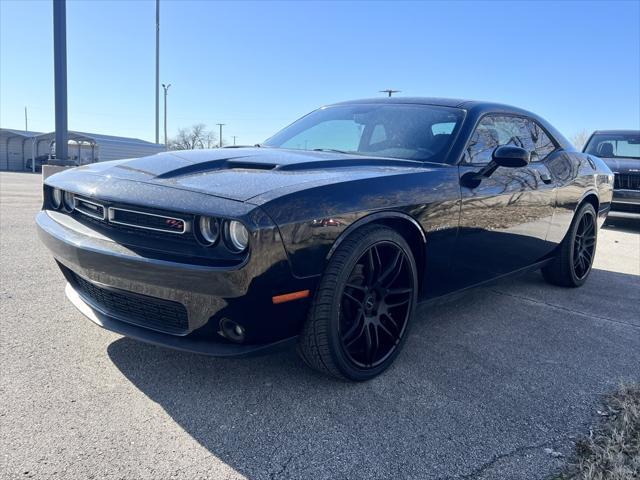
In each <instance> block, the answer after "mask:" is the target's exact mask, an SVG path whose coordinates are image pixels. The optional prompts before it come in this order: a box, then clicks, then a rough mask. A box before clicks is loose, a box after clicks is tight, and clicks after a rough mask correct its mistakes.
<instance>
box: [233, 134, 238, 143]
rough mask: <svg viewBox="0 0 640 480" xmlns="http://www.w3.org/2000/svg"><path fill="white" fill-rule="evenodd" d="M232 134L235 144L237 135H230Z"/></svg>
mask: <svg viewBox="0 0 640 480" xmlns="http://www.w3.org/2000/svg"><path fill="white" fill-rule="evenodd" d="M232 136H233V144H234V145H235V144H236V138H238V136H237V135H232Z"/></svg>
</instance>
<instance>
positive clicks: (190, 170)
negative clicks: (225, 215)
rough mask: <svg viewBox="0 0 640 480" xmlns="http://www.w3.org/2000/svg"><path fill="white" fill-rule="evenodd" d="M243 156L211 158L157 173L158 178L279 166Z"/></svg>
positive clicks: (265, 168)
mask: <svg viewBox="0 0 640 480" xmlns="http://www.w3.org/2000/svg"><path fill="white" fill-rule="evenodd" d="M241 158H242V157H236V158H234V159H231V160H229V159H220V160H211V161H208V162H200V163H194V164H192V165H187V166H184V167H180V168H176V169H174V170H170V171H168V172H165V173H161V174H160V175H157V176H156V178H158V179H167V178H176V177H184V176H189V175H197V174H200V173H209V172H214V171H219V170H273V169H274V168H276V167H277V165H276V164H275V163H263V162H247V161H242V160H241Z"/></svg>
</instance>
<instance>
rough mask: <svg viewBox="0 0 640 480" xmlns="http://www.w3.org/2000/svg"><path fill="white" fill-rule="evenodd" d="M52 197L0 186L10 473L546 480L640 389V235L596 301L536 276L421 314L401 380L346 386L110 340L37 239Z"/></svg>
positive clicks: (0, 363) (5, 461)
mask: <svg viewBox="0 0 640 480" xmlns="http://www.w3.org/2000/svg"><path fill="white" fill-rule="evenodd" d="M40 184H41V179H40V177H39V176H37V175H31V174H10V173H0V205H1V211H0V248H1V256H0V267H1V289H0V295H1V297H0V298H1V302H2V306H1V315H0V456H1V460H0V462H1V463H0V477H1V478H7V479H9V478H11V479H14V478H53V479H56V478H100V479H102V478H105V479H169V478H180V479H200V478H212V479H238V478H250V479H280V478H309V479H339V478H354V479H361V478H376V479H377V478H415V479H424V480H426V479H448V478H451V479H468V478H473V479H507V478H508V479H527V480H532V479H543V478H547V477H548V476H549V475H550V474H552V473H553V472H554V471H555V470H556V469H557V468H558V466H559V465H560V463H561V462H562V461H563V459H562V458H556V457H554V456H551V455H549V454H548V453H545V448H550V449H553V450H554V451H556V452H560V453H562V454H564V455H567V454H569V453H570V451H571V449H572V447H573V446H572V439H574V438H575V437H576V436H579V435H581V434H584V433H588V429H589V426H590V425H591V424H593V422H594V421H596V420H597V419H596V418H595V417H596V416H597V414H596V409H597V406H598V400H599V398H600V396H601V395H602V394H605V393H607V392H609V391H611V390H613V389H615V388H616V386H617V385H618V384H619V383H620V382H622V381H640V367H639V365H640V225H638V224H633V223H629V222H625V223H615V222H614V224H613V225H612V226H609V227H606V228H604V229H602V230H601V231H600V237H599V244H598V251H597V255H596V265H595V268H594V270H593V272H592V274H591V278H590V279H589V281H588V282H587V284H586V285H585V286H584V287H582V288H579V289H571V290H567V289H562V288H558V287H552V286H549V285H547V284H546V283H544V282H543V280H542V277H541V276H540V274H539V273H532V274H528V275H525V276H522V277H520V278H518V279H515V280H514V279H511V280H509V281H504V282H501V283H497V284H495V285H491V286H488V287H483V288H479V289H475V290H473V291H470V292H468V293H465V294H464V295H462V296H460V297H459V298H456V299H454V300H451V301H449V302H448V303H446V304H443V305H439V306H437V307H429V308H421V309H420V310H419V315H418V316H417V318H416V321H415V323H414V327H413V329H412V332H411V336H410V338H409V339H408V342H407V344H406V346H405V349H404V351H403V352H402V353H401V355H400V356H399V357H398V359H397V361H396V363H395V364H394V366H393V367H392V368H391V369H390V370H389V371H388V372H387V373H385V374H383V375H382V376H380V377H378V378H376V379H374V380H373V381H370V382H367V383H363V384H348V383H343V382H338V381H334V380H332V379H328V378H325V377H322V376H320V375H318V374H316V373H314V372H312V371H311V370H309V369H307V368H306V367H304V366H303V364H302V363H301V361H300V360H299V359H298V358H297V356H296V354H295V352H293V351H286V352H282V353H278V354H275V355H272V356H265V357H258V358H249V359H241V360H221V359H215V358H207V357H201V356H196V355H191V354H186V353H180V352H175V351H171V350H166V349H162V348H158V347H154V346H149V345H145V344H142V343H138V342H135V341H132V340H129V339H126V338H123V337H121V336H119V335H116V334H113V333H110V332H107V331H104V330H102V329H100V328H98V327H97V326H95V325H93V324H92V323H91V322H89V321H88V320H86V319H85V318H84V317H83V316H82V315H81V314H80V313H79V312H77V311H76V310H75V308H74V307H72V306H71V305H70V304H69V303H68V302H67V301H66V300H65V298H64V282H63V278H62V275H61V274H60V273H59V271H58V270H57V268H56V266H55V264H54V261H53V259H52V258H51V257H50V255H49V254H48V252H47V251H46V250H45V249H44V247H43V246H42V245H40V243H39V242H38V240H37V238H36V230H35V225H34V221H33V219H34V215H35V214H36V212H37V210H38V209H39V207H40V188H41V187H40Z"/></svg>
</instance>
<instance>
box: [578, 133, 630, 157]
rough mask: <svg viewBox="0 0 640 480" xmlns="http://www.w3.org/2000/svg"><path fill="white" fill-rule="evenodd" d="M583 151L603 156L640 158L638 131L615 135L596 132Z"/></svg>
mask: <svg viewBox="0 0 640 480" xmlns="http://www.w3.org/2000/svg"><path fill="white" fill-rule="evenodd" d="M584 151H585V153H590V154H591V155H596V156H598V157H603V158H615V157H625V158H637V159H640V132H638V133H635V134H633V133H625V134H617V135H613V134H607V133H598V134H596V135H594V136H592V137H591V139H590V140H589V143H588V144H587V146H586V147H585V149H584Z"/></svg>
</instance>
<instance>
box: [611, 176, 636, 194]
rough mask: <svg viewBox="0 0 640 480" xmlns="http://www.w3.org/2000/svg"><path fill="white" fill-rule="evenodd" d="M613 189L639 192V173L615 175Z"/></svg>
mask: <svg viewBox="0 0 640 480" xmlns="http://www.w3.org/2000/svg"><path fill="white" fill-rule="evenodd" d="M613 188H614V189H616V190H640V173H616V174H615V182H614V184H613Z"/></svg>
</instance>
